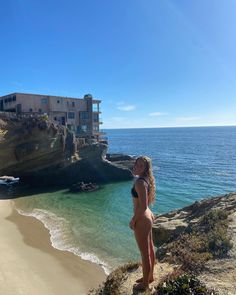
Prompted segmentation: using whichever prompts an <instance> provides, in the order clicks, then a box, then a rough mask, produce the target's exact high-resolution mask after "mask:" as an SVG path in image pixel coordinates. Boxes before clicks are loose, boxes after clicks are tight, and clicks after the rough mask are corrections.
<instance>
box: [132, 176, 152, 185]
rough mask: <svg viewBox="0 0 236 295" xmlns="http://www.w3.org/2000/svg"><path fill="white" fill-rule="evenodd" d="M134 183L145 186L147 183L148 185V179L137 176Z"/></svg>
mask: <svg viewBox="0 0 236 295" xmlns="http://www.w3.org/2000/svg"><path fill="white" fill-rule="evenodd" d="M135 185H144V186H147V185H149V181H148V180H147V179H146V178H145V177H138V178H137V179H136V180H135Z"/></svg>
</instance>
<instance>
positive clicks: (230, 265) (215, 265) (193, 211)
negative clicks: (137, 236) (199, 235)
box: [153, 193, 236, 295]
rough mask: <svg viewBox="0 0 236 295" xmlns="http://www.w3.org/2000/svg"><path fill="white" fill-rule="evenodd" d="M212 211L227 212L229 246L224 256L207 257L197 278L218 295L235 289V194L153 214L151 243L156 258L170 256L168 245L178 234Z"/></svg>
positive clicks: (232, 292) (231, 293)
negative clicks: (160, 213)
mask: <svg viewBox="0 0 236 295" xmlns="http://www.w3.org/2000/svg"><path fill="white" fill-rule="evenodd" d="M212 210H220V211H223V212H224V213H227V214H228V217H227V219H228V236H229V237H230V240H231V243H232V249H231V250H230V251H229V253H228V255H227V257H226V258H222V259H210V260H209V261H207V262H206V264H205V265H204V270H203V271H202V272H201V273H199V274H198V278H199V279H200V280H201V281H202V282H204V283H205V285H206V286H207V287H208V288H209V289H212V288H214V289H216V290H217V291H218V294H220V295H234V294H235V290H236V193H229V194H226V195H223V196H219V197H214V198H210V199H204V200H202V201H197V202H195V203H194V204H192V205H190V206H187V207H184V208H182V209H179V210H175V211H171V212H169V213H166V214H162V215H159V216H156V218H155V222H154V225H153V237H154V243H155V245H156V246H157V257H159V260H160V261H162V260H163V261H165V258H166V257H167V256H168V255H169V253H168V251H167V250H168V245H169V244H170V243H174V241H175V240H177V239H178V237H179V236H180V235H181V234H184V233H186V232H188V231H189V230H190V228H191V227H192V226H193V225H194V224H197V223H198V221H199V219H200V218H201V217H202V216H203V215H205V214H207V213H209V212H210V211H212Z"/></svg>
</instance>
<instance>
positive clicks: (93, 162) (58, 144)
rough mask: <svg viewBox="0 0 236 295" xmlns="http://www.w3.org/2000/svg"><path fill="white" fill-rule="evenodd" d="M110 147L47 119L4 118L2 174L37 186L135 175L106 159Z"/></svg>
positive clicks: (0, 131) (0, 136) (1, 127)
mask: <svg viewBox="0 0 236 295" xmlns="http://www.w3.org/2000/svg"><path fill="white" fill-rule="evenodd" d="M106 152H107V146H106V145H105V144H100V143H93V144H92V143H91V144H88V143H85V142H84V141H83V140H81V139H77V138H75V136H74V135H73V133H71V132H69V131H68V130H67V129H66V128H65V127H63V126H56V125H54V124H53V123H51V122H49V121H47V120H46V118H43V117H41V118H36V117H32V118H21V119H19V118H14V117H13V118H6V117H1V118H0V175H13V176H18V177H20V178H21V180H22V181H24V182H27V183H29V182H30V183H31V184H34V185H70V184H72V183H74V182H76V181H95V182H109V181H117V180H128V179H131V178H132V175H131V172H130V171H129V170H128V169H125V168H121V167H118V166H116V165H115V164H112V163H110V162H109V161H106V160H105V154H106Z"/></svg>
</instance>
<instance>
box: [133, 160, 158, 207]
mask: <svg viewBox="0 0 236 295" xmlns="http://www.w3.org/2000/svg"><path fill="white" fill-rule="evenodd" d="M138 160H142V161H143V162H144V163H145V170H144V172H143V175H142V176H144V177H147V178H148V181H149V192H148V204H153V203H154V202H155V195H156V184H155V178H154V176H153V171H152V160H151V159H150V158H149V157H147V156H140V157H138V158H137V159H136V161H135V163H136V162H137V161H138Z"/></svg>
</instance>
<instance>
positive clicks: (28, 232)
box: [0, 200, 106, 295]
mask: <svg viewBox="0 0 236 295" xmlns="http://www.w3.org/2000/svg"><path fill="white" fill-rule="evenodd" d="M0 223H1V227H0V253H1V255H0V294H4V295H39V294H40V295H42V294H44V295H75V294H76V295H83V294H87V293H88V291H89V290H90V289H92V288H96V287H97V286H98V285H99V284H100V283H101V282H102V281H103V280H105V278H106V275H105V273H104V271H103V270H102V268H101V267H99V266H98V265H96V264H94V263H92V262H89V261H85V260H82V259H80V257H78V256H76V255H74V254H72V253H70V252H66V251H60V250H57V249H55V248H53V247H52V246H51V243H50V236H49V232H48V230H47V229H46V228H45V227H44V226H43V224H42V223H41V222H40V221H38V220H36V219H35V218H33V217H26V216H22V215H20V214H19V213H18V212H17V211H16V210H15V209H14V203H13V201H11V200H0Z"/></svg>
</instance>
